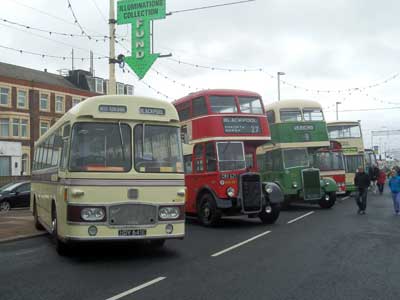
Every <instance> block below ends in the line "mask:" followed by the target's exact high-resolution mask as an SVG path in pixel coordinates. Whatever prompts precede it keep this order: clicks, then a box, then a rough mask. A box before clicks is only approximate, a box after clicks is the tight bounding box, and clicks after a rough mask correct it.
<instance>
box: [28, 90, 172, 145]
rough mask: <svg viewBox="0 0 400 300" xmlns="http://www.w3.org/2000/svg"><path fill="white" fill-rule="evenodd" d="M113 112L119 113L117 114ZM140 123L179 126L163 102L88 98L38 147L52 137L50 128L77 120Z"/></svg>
mask: <svg viewBox="0 0 400 300" xmlns="http://www.w3.org/2000/svg"><path fill="white" fill-rule="evenodd" d="M113 108H117V109H121V110H120V111H119V112H114V111H112V110H113ZM85 117H86V118H87V117H89V118H93V119H103V120H107V119H114V120H140V121H152V122H174V123H176V124H177V125H178V124H179V117H178V113H177V112H176V109H175V107H174V106H173V105H172V104H171V103H169V102H167V101H165V100H159V99H154V98H148V97H138V96H125V95H107V96H96V97H91V98H88V99H86V100H84V101H82V102H80V103H79V104H77V105H76V106H74V107H72V108H71V109H70V110H69V111H68V112H66V113H65V114H64V115H63V116H62V117H61V118H60V119H59V120H58V121H57V122H56V123H55V124H54V125H53V126H52V127H51V128H50V129H49V130H48V131H47V132H46V133H45V134H44V135H42V136H41V137H40V138H39V139H38V140H37V141H36V142H35V144H36V143H39V142H41V141H42V140H44V139H46V138H47V137H48V136H49V135H51V134H52V133H53V130H51V129H52V128H57V127H58V126H59V125H61V124H64V123H65V122H68V121H75V120H76V119H79V118H85Z"/></svg>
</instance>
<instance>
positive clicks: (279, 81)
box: [276, 72, 285, 101]
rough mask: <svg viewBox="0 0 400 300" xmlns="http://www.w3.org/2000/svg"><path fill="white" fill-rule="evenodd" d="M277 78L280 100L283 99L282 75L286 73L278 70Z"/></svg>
mask: <svg viewBox="0 0 400 300" xmlns="http://www.w3.org/2000/svg"><path fill="white" fill-rule="evenodd" d="M276 75H277V78H278V101H281V78H280V77H281V76H282V75H285V73H284V72H277V73H276Z"/></svg>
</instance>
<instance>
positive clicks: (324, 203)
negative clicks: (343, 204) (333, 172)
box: [319, 192, 336, 209]
mask: <svg viewBox="0 0 400 300" xmlns="http://www.w3.org/2000/svg"><path fill="white" fill-rule="evenodd" d="M326 196H328V197H329V199H326ZM335 202H336V192H330V193H328V194H325V195H324V196H323V197H322V198H321V199H320V200H319V206H320V207H321V208H324V209H328V208H331V207H332V206H334V205H335Z"/></svg>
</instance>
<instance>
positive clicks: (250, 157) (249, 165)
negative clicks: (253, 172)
mask: <svg viewBox="0 0 400 300" xmlns="http://www.w3.org/2000/svg"><path fill="white" fill-rule="evenodd" d="M245 159H246V168H249V169H251V168H253V167H254V160H253V153H246V155H245Z"/></svg>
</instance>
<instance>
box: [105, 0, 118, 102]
mask: <svg viewBox="0 0 400 300" xmlns="http://www.w3.org/2000/svg"><path fill="white" fill-rule="evenodd" d="M114 3H115V0H110V19H109V20H108V24H109V29H110V33H109V35H110V58H109V83H108V88H107V94H108V95H115V94H116V85H117V81H116V79H115V23H116V22H117V20H116V19H115V7H114Z"/></svg>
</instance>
